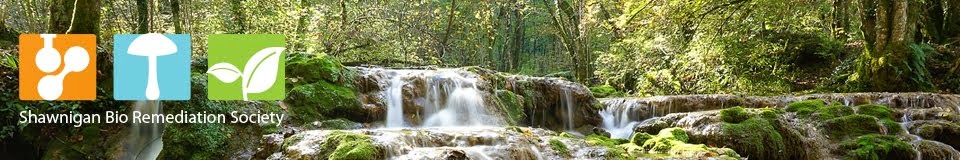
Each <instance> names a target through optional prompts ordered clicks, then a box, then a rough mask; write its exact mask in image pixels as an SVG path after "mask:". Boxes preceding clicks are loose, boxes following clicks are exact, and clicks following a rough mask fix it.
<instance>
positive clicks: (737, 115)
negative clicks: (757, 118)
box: [720, 106, 751, 123]
mask: <svg viewBox="0 0 960 160" xmlns="http://www.w3.org/2000/svg"><path fill="white" fill-rule="evenodd" d="M750 117H751V115H750V113H747V111H746V110H744V109H743V107H740V106H737V107H733V108H727V109H723V110H720V120H723V121H724V122H727V123H740V122H743V121H744V120H747V119H748V118H750Z"/></svg>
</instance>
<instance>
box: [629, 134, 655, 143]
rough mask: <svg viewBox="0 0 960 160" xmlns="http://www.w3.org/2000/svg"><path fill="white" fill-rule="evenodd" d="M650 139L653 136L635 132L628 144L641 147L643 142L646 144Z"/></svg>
mask: <svg viewBox="0 0 960 160" xmlns="http://www.w3.org/2000/svg"><path fill="white" fill-rule="evenodd" d="M650 138H653V136H652V135H650V134H647V133H643V132H637V133H634V134H633V136H631V137H630V143H633V144H636V145H638V146H639V145H643V142H646V141H647V140H649V139H650Z"/></svg>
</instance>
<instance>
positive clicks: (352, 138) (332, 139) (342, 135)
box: [318, 131, 385, 159]
mask: <svg viewBox="0 0 960 160" xmlns="http://www.w3.org/2000/svg"><path fill="white" fill-rule="evenodd" d="M319 147H320V151H319V152H318V153H319V154H318V155H320V157H321V158H325V159H380V158H383V157H384V154H385V153H384V152H383V150H382V149H380V148H379V147H378V146H376V145H374V144H373V140H372V139H371V138H370V136H367V135H362V134H357V133H351V132H343V131H333V132H330V133H329V134H327V135H326V137H325V139H324V140H323V141H321V142H320V144H319Z"/></svg>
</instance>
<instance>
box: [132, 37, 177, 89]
mask: <svg viewBox="0 0 960 160" xmlns="http://www.w3.org/2000/svg"><path fill="white" fill-rule="evenodd" d="M127 53H129V54H131V55H137V56H146V57H147V60H148V63H147V65H148V68H149V70H148V71H147V72H148V73H147V88H146V93H145V94H146V97H147V99H148V100H156V99H158V98H160V86H159V85H158V84H157V57H158V56H165V55H170V54H174V53H177V45H176V44H174V43H173V41H172V40H170V39H169V38H167V37H166V36H163V35H162V34H157V33H150V34H144V35H140V36H139V37H137V39H134V40H133V41H132V42H130V48H128V49H127Z"/></svg>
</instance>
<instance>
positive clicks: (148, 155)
mask: <svg viewBox="0 0 960 160" xmlns="http://www.w3.org/2000/svg"><path fill="white" fill-rule="evenodd" d="M161 107H162V106H161V105H160V101H137V102H134V105H133V107H132V108H133V110H134V111H138V112H140V113H142V114H160V113H162V112H163V110H162V108H161ZM124 148H125V151H126V152H125V153H124V155H123V159H135V160H140V159H151V160H152V159H157V156H158V155H160V150H162V149H163V124H162V123H150V124H140V123H132V124H130V134H129V135H128V136H127V139H126V142H125V144H124Z"/></svg>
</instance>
